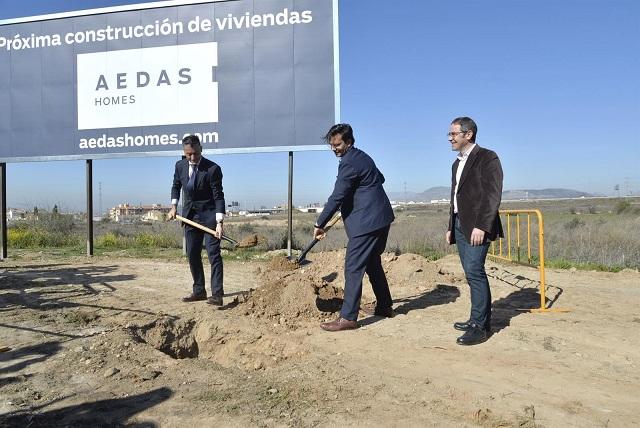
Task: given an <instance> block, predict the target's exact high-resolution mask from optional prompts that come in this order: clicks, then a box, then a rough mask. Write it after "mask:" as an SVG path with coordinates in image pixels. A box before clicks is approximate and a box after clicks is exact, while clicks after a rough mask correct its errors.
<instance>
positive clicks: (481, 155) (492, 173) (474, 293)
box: [445, 117, 503, 345]
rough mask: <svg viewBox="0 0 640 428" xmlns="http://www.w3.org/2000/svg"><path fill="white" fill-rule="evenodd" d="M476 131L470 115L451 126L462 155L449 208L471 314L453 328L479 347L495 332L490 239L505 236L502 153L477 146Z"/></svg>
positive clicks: (454, 144)
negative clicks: (500, 210)
mask: <svg viewBox="0 0 640 428" xmlns="http://www.w3.org/2000/svg"><path fill="white" fill-rule="evenodd" d="M477 133H478V127H477V125H476V123H475V122H474V121H473V120H472V119H471V118H469V117H458V118H456V119H454V120H453V122H451V126H450V128H449V133H448V134H447V135H448V137H449V143H451V150H453V151H457V152H458V153H459V154H458V157H457V159H456V160H455V161H454V162H453V166H452V170H451V206H450V210H449V228H448V229H447V233H446V236H445V238H446V240H447V242H448V243H449V244H454V243H455V244H456V245H457V247H458V253H459V255H460V261H461V262H462V268H463V269H464V274H465V276H466V278H467V283H468V284H469V288H470V291H471V314H470V316H469V319H468V320H467V321H463V322H456V323H454V324H453V327H454V328H455V329H456V330H460V331H464V332H465V333H464V334H463V335H462V336H460V337H459V338H458V340H457V342H458V344H460V345H475V344H478V343H482V342H484V341H485V340H487V338H488V334H489V332H490V331H491V290H490V289H489V281H488V279H487V273H486V271H485V268H484V263H485V260H486V258H487V252H488V250H489V245H490V241H493V240H495V239H496V238H497V237H502V236H503V232H502V223H501V222H500V216H499V214H498V208H499V207H500V201H501V199H502V166H501V165H500V159H498V155H497V154H495V152H493V151H491V150H487V149H484V148H482V147H480V146H478V145H477V144H476V135H477Z"/></svg>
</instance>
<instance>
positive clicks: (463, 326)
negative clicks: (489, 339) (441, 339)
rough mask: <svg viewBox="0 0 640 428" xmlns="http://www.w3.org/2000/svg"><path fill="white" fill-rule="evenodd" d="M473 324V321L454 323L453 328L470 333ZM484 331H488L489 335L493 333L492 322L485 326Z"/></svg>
mask: <svg viewBox="0 0 640 428" xmlns="http://www.w3.org/2000/svg"><path fill="white" fill-rule="evenodd" d="M472 324H473V323H472V322H471V320H467V321H459V322H454V323H453V328H455V329H456V330H460V331H469V329H470V328H471V325H472ZM484 331H486V332H487V333H489V332H490V331H491V321H489V322H487V323H486V324H485V326H484Z"/></svg>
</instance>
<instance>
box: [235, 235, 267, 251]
mask: <svg viewBox="0 0 640 428" xmlns="http://www.w3.org/2000/svg"><path fill="white" fill-rule="evenodd" d="M265 242H267V238H265V237H264V236H262V235H258V234H257V233H252V234H251V235H249V236H245V237H244V238H242V239H241V240H240V242H238V248H253V247H255V246H257V245H262V244H264V243H265Z"/></svg>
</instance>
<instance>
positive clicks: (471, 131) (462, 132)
mask: <svg viewBox="0 0 640 428" xmlns="http://www.w3.org/2000/svg"><path fill="white" fill-rule="evenodd" d="M477 133H478V125H476V123H475V122H474V121H473V119H471V118H470V117H456V118H455V119H453V121H452V122H451V126H450V127H449V133H448V134H447V136H448V138H449V143H451V150H453V151H456V152H460V153H462V152H464V151H465V150H466V148H467V147H469V145H470V144H474V143H475V142H476V135H477Z"/></svg>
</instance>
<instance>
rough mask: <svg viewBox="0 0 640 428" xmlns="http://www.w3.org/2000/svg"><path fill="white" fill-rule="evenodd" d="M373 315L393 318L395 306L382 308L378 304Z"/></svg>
mask: <svg viewBox="0 0 640 428" xmlns="http://www.w3.org/2000/svg"><path fill="white" fill-rule="evenodd" d="M373 315H375V316H377V317H385V318H393V315H394V313H393V308H391V307H389V308H381V307H378V306H376V308H375V309H374V310H373Z"/></svg>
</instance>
